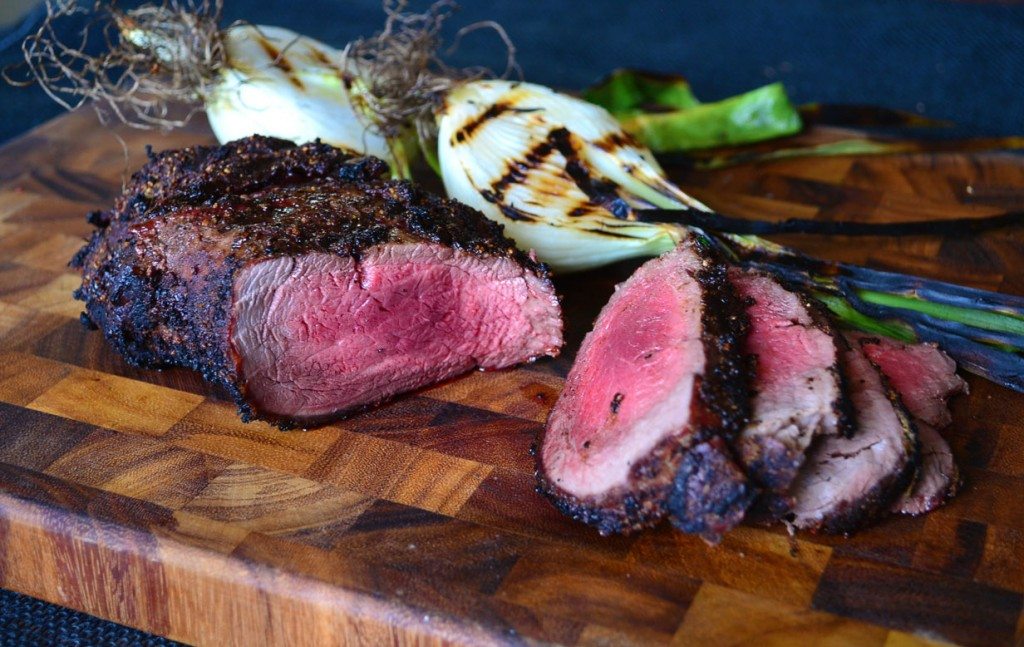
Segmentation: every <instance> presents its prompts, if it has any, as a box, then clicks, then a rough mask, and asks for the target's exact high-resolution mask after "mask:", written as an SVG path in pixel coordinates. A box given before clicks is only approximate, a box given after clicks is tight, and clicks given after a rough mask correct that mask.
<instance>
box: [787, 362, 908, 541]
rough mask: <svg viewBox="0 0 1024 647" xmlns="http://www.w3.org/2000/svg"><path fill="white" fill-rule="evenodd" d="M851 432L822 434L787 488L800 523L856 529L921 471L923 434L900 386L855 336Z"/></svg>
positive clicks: (849, 373)
mask: <svg viewBox="0 0 1024 647" xmlns="http://www.w3.org/2000/svg"><path fill="white" fill-rule="evenodd" d="M841 366H842V370H843V372H844V375H845V382H846V388H847V395H848V396H849V398H850V402H851V404H852V407H853V411H854V419H855V424H856V429H855V431H854V433H853V435H852V436H850V437H844V436H841V435H832V436H822V437H820V438H819V439H817V441H816V442H815V443H813V444H812V446H811V448H810V451H809V453H808V456H807V460H806V463H805V464H804V466H803V468H802V469H801V471H800V473H799V474H798V475H797V478H796V479H795V480H794V481H793V485H792V487H791V489H790V491H789V500H790V501H791V507H790V510H789V512H788V514H787V515H786V517H785V518H786V519H787V520H788V521H789V522H790V523H791V524H792V525H793V526H795V527H797V528H807V529H812V530H821V531H824V532H829V533H850V532H853V531H854V530H856V529H857V528H859V527H860V526H862V525H863V524H865V523H867V522H868V521H870V520H872V519H874V518H876V517H877V516H879V515H880V514H882V513H884V512H886V511H888V509H889V507H890V505H891V504H892V503H893V501H894V500H896V499H897V498H898V497H899V496H900V495H902V494H903V492H904V491H905V490H906V489H907V487H908V486H909V485H910V483H911V481H912V480H913V478H914V475H915V473H916V468H917V463H918V458H919V451H920V450H919V441H918V438H917V434H916V431H915V429H914V427H913V423H912V422H911V419H910V415H909V414H908V413H907V411H906V410H905V409H904V407H903V405H902V404H901V402H900V400H899V397H898V396H897V395H896V393H895V391H893V390H892V388H891V387H889V385H888V384H887V383H886V380H885V378H884V377H883V376H882V374H881V372H880V371H879V370H878V368H877V367H876V366H875V365H874V364H872V363H871V361H870V360H869V359H868V358H867V356H865V355H864V353H863V352H862V351H861V350H860V347H859V345H857V344H856V343H854V344H852V345H850V346H848V347H847V348H846V349H845V350H844V351H843V354H842V360H841Z"/></svg>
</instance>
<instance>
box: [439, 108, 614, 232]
mask: <svg viewBox="0 0 1024 647" xmlns="http://www.w3.org/2000/svg"><path fill="white" fill-rule="evenodd" d="M514 102H515V98H514V97H512V98H509V99H506V100H504V101H498V102H496V103H494V104H492V105H491V106H489V107H488V108H487V109H486V110H484V111H483V112H482V113H480V114H478V115H476V116H474V117H472V118H471V119H469V120H468V121H467V122H466V123H464V124H463V125H462V126H461V127H459V128H458V129H457V130H456V131H455V134H454V135H453V136H452V142H451V143H452V145H453V146H455V145H468V144H469V143H470V141H471V140H472V139H473V137H474V136H475V135H476V134H478V133H479V132H480V130H481V128H482V127H483V126H485V125H486V124H487V123H488V122H491V121H493V120H495V119H497V118H498V117H500V116H502V115H504V114H507V113H509V112H516V113H533V112H542V109H540V108H528V107H517V106H515V105H514ZM594 145H595V146H597V147H598V148H600V149H601V150H604V151H606V152H612V151H614V150H615V148H617V147H622V146H626V145H630V140H629V138H628V136H626V135H622V134H619V133H609V134H608V135H607V136H605V137H603V138H601V139H599V140H598V141H597V142H595V143H594ZM580 148H581V147H580V143H579V141H578V140H577V139H576V138H575V136H574V135H573V134H572V133H571V132H570V131H569V130H568V129H566V128H564V127H558V128H552V129H551V130H549V131H548V133H547V135H546V136H545V137H544V138H543V139H540V140H538V141H534V142H533V144H532V146H530V147H529V148H528V149H527V150H526V151H525V152H524V153H523V155H522V156H521V157H513V158H510V159H509V160H508V161H507V162H506V166H505V170H504V173H502V175H501V176H500V177H498V179H497V180H495V181H493V182H492V183H491V185H490V187H489V188H486V189H479V191H480V194H481V196H482V197H483V198H484V199H485V200H487V201H488V202H490V203H492V204H496V205H498V207H499V208H500V209H501V211H502V213H504V214H505V215H506V216H507V217H509V218H510V219H512V220H515V221H526V222H530V221H532V222H536V221H538V220H539V219H538V218H536V217H534V216H532V215H530V214H528V213H526V212H525V211H523V210H522V209H521V208H517V207H516V206H514V205H510V204H508V203H507V202H506V195H505V194H506V192H507V190H508V189H509V188H510V187H512V186H514V185H516V184H525V183H528V182H530V180H531V177H530V176H531V173H532V172H533V171H535V170H536V169H537V168H539V167H540V166H541V165H542V164H544V163H545V162H546V161H548V160H549V159H550V158H551V156H552V154H554V153H559V154H560V155H561V156H562V157H563V158H564V160H565V168H564V170H562V169H560V170H559V171H558V176H557V177H558V179H564V180H569V181H571V182H572V183H573V184H574V185H575V186H576V188H578V189H579V190H580V192H582V194H583V195H584V196H586V200H585V201H581V202H580V203H579V204H578V205H576V206H572V207H568V208H566V209H565V213H567V214H568V215H569V216H571V217H574V218H578V217H583V216H587V215H590V214H594V213H601V212H603V211H607V212H608V213H611V214H612V215H613V216H614V217H615V218H619V219H622V220H625V219H628V218H630V215H631V213H632V209H631V207H630V205H629V204H628V203H627V202H626V201H625V200H624V199H623V198H622V197H621V196H620V195H619V192H618V189H617V187H616V185H615V184H614V183H613V182H609V181H607V180H604V179H602V178H599V177H594V176H593V175H592V174H591V171H590V168H589V167H590V165H589V164H588V163H587V162H586V160H585V159H583V155H582V153H581V151H580ZM538 181H539V180H538V179H537V176H535V177H534V182H538ZM557 188H558V187H553V188H552V189H551V190H557ZM544 190H545V189H544V187H540V186H538V187H537V192H538V193H544ZM557 193H558V194H561V191H557ZM594 233H599V234H606V233H607V232H604V231H595V232H594Z"/></svg>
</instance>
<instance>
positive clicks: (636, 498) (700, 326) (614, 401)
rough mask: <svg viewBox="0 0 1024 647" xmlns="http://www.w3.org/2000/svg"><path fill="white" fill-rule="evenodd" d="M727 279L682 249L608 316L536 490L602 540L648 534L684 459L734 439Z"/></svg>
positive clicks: (586, 357)
mask: <svg viewBox="0 0 1024 647" xmlns="http://www.w3.org/2000/svg"><path fill="white" fill-rule="evenodd" d="M724 273H725V272H724V267H723V266H721V265H720V264H717V263H715V262H714V261H712V260H711V258H710V257H709V256H708V254H707V252H705V251H704V250H703V249H702V248H701V247H700V246H699V245H698V244H697V243H695V242H690V241H687V242H685V243H683V244H682V245H680V247H679V248H677V249H676V250H675V251H673V252H670V253H668V254H665V255H663V256H662V257H660V258H657V259H654V260H652V261H649V262H647V263H645V264H644V265H643V266H642V267H640V268H639V269H638V270H637V271H636V272H635V273H634V274H633V276H631V277H630V278H629V279H628V280H627V281H626V282H625V283H623V284H621V285H620V286H618V288H617V289H616V292H615V294H614V295H613V296H612V298H611V300H610V301H609V302H608V304H607V305H606V306H605V307H604V309H603V310H602V311H601V313H600V315H599V316H598V318H597V321H596V322H595V324H594V329H593V330H592V331H591V332H590V333H589V334H588V335H587V336H586V338H585V339H584V341H583V344H582V346H581V348H580V351H579V354H578V355H577V357H576V362H575V364H574V366H573V368H572V370H571V371H570V373H569V375H568V377H567V379H566V383H565V388H564V390H563V392H562V394H561V396H560V397H559V399H558V402H557V403H556V404H555V406H554V408H553V410H552V412H551V415H550V417H549V418H548V422H547V426H546V429H545V431H544V434H543V437H542V438H541V441H540V451H539V456H538V459H539V466H538V479H539V483H540V488H541V491H542V492H544V493H545V494H547V495H548V496H549V497H550V498H551V499H552V500H553V501H554V502H555V504H556V505H557V506H558V507H559V508H561V509H562V510H563V511H565V512H566V513H568V514H570V515H572V516H574V517H575V518H577V519H579V520H581V521H585V522H587V523H590V524H593V525H595V526H597V527H598V529H599V530H600V531H601V532H603V533H609V532H623V531H628V530H630V529H635V528H639V527H642V526H645V525H650V524H652V523H654V522H656V521H657V520H658V519H660V518H661V517H662V516H664V514H665V512H666V509H665V503H666V500H667V497H668V495H669V492H670V490H671V488H672V487H673V481H674V479H675V477H676V473H677V471H678V470H679V467H680V465H681V464H682V461H683V459H684V456H685V455H686V453H687V450H688V449H689V448H690V447H691V446H692V445H693V444H694V443H695V442H696V441H697V440H699V439H700V438H701V437H702V436H705V435H714V434H717V433H720V432H722V430H731V431H735V429H736V428H737V426H738V424H739V422H740V421H741V420H742V418H743V408H744V406H745V405H744V399H745V395H746V394H745V384H744V383H745V379H744V372H743V371H742V370H739V367H738V359H737V353H736V344H737V336H738V335H739V334H740V333H741V330H740V328H741V326H742V320H741V317H742V312H741V309H740V308H739V307H738V304H736V303H735V300H734V299H732V301H730V302H729V303H731V304H732V306H730V307H731V308H732V309H731V310H730V307H725V306H723V305H722V301H723V299H724V300H729V299H730V296H729V295H728V294H727V293H725V292H724V290H726V288H727V287H728V286H727V284H726V282H725V280H724ZM723 345H725V346H729V348H728V349H726V350H725V351H724V352H723V350H722V346H723ZM726 376H727V377H726Z"/></svg>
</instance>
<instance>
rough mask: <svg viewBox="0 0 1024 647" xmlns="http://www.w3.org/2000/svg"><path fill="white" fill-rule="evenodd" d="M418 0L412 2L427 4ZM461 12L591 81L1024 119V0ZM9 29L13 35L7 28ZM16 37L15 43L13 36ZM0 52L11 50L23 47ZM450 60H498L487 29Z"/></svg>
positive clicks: (333, 15)
mask: <svg viewBox="0 0 1024 647" xmlns="http://www.w3.org/2000/svg"><path fill="white" fill-rule="evenodd" d="M226 4H227V5H228V6H227V8H226V16H225V18H226V19H227V20H234V19H237V18H245V19H247V20H251V21H253V22H256V23H264V24H277V25H282V26H285V27H289V28H292V29H294V30H296V31H299V32H301V33H305V34H309V35H310V36H314V37H316V38H320V39H323V40H325V41H326V42H329V43H334V44H342V43H345V42H347V41H348V40H350V39H351V38H354V37H356V36H358V35H360V34H369V33H372V32H373V31H375V30H377V29H379V28H380V26H381V16H382V14H381V11H380V3H379V2H378V1H377V0H346V1H344V2H342V1H340V0H303V1H302V2H293V1H290V0H248V1H246V2H240V1H237V0H236V1H232V0H227V2H226ZM424 4H425V3H423V2H420V3H419V4H418V5H417V3H415V2H414V6H424ZM463 4H464V7H463V8H462V10H461V11H460V13H459V15H457V16H456V19H455V21H454V22H457V23H459V24H467V23H470V22H473V21H476V20H483V19H488V18H492V19H495V20H497V21H498V22H500V23H502V24H503V25H504V26H505V27H506V29H507V30H508V33H509V35H510V36H511V37H512V39H513V40H514V41H515V42H516V43H517V45H518V46H519V61H520V63H521V64H522V67H523V70H524V72H525V73H526V78H527V79H529V80H534V81H537V82H540V83H545V84H549V85H554V86H559V87H564V88H580V87H583V86H585V85H588V84H590V83H592V82H593V81H595V80H597V79H598V78H599V77H601V76H602V75H603V74H605V73H606V72H608V71H609V70H611V69H612V68H614V67H616V66H631V67H640V68H649V69H654V70H662V71H666V72H681V73H683V74H685V75H686V76H688V77H689V78H690V79H691V81H692V83H693V86H694V88H695V89H696V91H697V93H698V95H699V96H700V97H702V98H705V99H709V100H710V99H716V98H721V97H725V96H728V95H730V94H735V93H738V92H742V91H744V90H749V89H751V88H753V87H755V86H758V85H760V84H763V83H765V82H768V81H773V80H781V81H783V82H784V83H785V84H786V87H787V88H788V89H789V90H790V92H791V94H792V96H793V98H794V99H795V100H796V101H798V102H808V101H824V102H846V103H867V104H873V105H880V106H887V107H891V108H902V109H905V110H913V111H917V112H923V113H925V114H927V115H929V116H932V117H938V118H944V119H949V120H952V121H954V122H956V123H957V124H959V125H961V126H964V127H965V128H966V129H967V130H968V131H970V132H974V133H977V134H1021V132H1022V131H1024V92H1021V90H1020V89H1021V88H1022V87H1024V5H1019V4H1016V5H1011V4H998V3H993V4H987V3H958V2H937V1H934V0H900V2H891V1H882V0H872V1H867V0H861V1H860V2H850V1H848V0H787V1H786V2H764V0H732V1H731V2H716V1H714V0H664V1H656V0H646V1H634V2H629V1H623V0H611V1H610V0H589V1H586V2H584V1H581V0H546V1H545V2H525V1H523V0H492V1H489V2H480V1H475V0H465V1H464V2H463ZM0 38H2V36H0ZM15 49H16V48H15ZM15 49H8V50H7V51H4V52H0V63H10V62H12V61H15V60H17V58H18V52H17V51H15ZM453 61H454V62H455V63H458V64H470V63H472V64H476V63H479V62H481V61H483V62H485V63H486V64H488V65H491V66H492V67H496V68H501V67H502V65H503V59H502V55H501V46H500V44H499V43H498V42H497V41H496V39H494V38H493V37H491V36H489V35H487V34H485V33H483V32H481V33H477V34H474V35H472V36H470V37H468V38H467V39H466V40H465V42H464V43H463V46H462V47H461V48H460V51H459V52H458V53H457V54H456V56H455V57H454V59H453ZM58 111H59V110H58V108H57V107H56V106H54V105H52V104H51V103H50V101H49V99H47V97H46V96H45V95H43V93H42V92H40V91H39V90H21V91H19V90H15V89H13V88H8V87H0V141H3V140H6V139H8V138H10V137H12V136H14V135H17V134H18V133H20V132H22V131H24V130H26V129H28V128H30V127H31V126H33V125H35V124H38V123H41V122H42V121H44V120H46V119H49V118H50V117H52V116H54V115H55V114H57V113H58Z"/></svg>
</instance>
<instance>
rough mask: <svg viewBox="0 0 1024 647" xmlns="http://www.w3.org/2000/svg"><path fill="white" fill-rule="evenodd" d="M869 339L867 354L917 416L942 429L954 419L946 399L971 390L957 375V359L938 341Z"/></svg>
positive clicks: (866, 344) (864, 348)
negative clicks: (919, 341)
mask: <svg viewBox="0 0 1024 647" xmlns="http://www.w3.org/2000/svg"><path fill="white" fill-rule="evenodd" d="M858 339H864V337H859V338H858ZM868 339H869V341H868V342H866V343H864V344H863V345H862V348H863V350H864V353H865V354H867V356H868V357H870V358H871V361H872V362H874V363H875V364H877V365H878V367H879V368H881V369H882V372H883V373H885V376H886V377H887V378H888V379H889V382H890V384H892V387H893V388H894V389H896V392H897V393H899V394H900V398H902V399H903V403H904V404H905V405H906V407H907V410H908V411H910V413H911V414H912V415H913V416H914V417H916V418H920V419H921V420H923V421H925V422H927V423H928V424H929V425H932V426H934V427H939V428H941V427H945V426H947V425H948V424H949V423H950V422H952V416H951V415H950V413H949V409H948V408H947V407H946V401H947V400H948V399H949V398H950V397H951V396H953V395H955V394H957V393H966V392H967V383H966V382H964V380H963V379H962V378H961V377H960V376H959V375H957V374H956V362H954V361H953V360H952V359H951V358H950V357H949V356H948V355H946V354H945V353H943V352H942V351H941V350H939V348H938V347H937V346H935V345H934V344H901V343H899V342H896V341H892V340H890V339H875V338H868Z"/></svg>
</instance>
